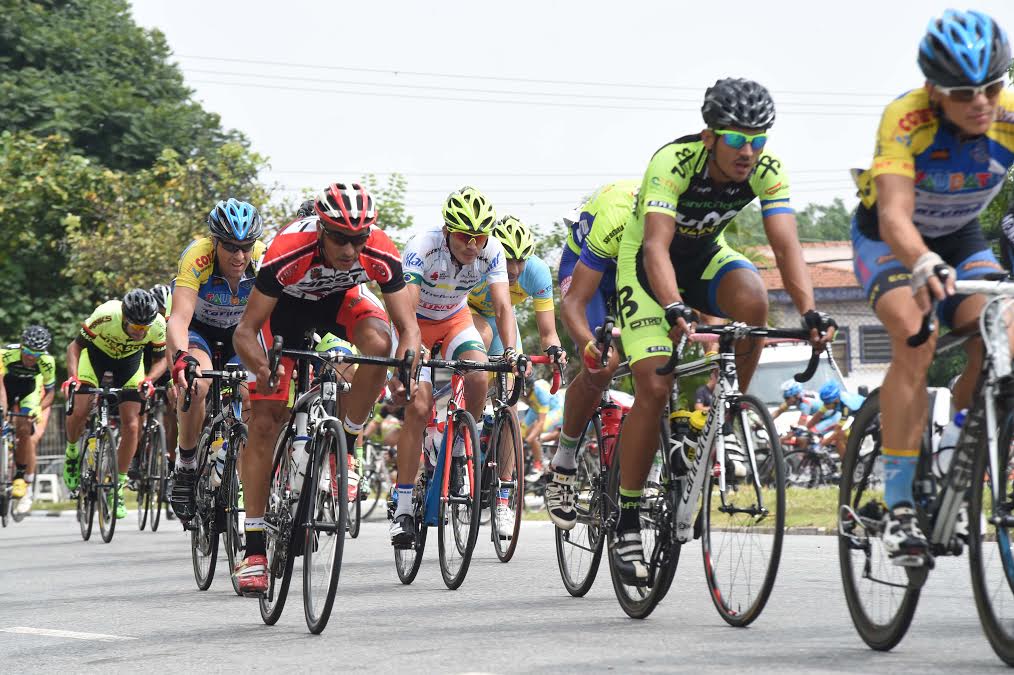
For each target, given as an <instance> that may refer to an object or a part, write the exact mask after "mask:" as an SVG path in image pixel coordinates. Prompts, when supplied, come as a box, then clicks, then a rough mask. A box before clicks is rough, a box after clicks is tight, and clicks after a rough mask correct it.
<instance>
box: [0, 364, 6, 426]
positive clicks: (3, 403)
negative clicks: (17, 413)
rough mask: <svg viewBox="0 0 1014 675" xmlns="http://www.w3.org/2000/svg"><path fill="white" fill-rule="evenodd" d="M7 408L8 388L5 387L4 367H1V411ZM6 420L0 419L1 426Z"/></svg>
mask: <svg viewBox="0 0 1014 675" xmlns="http://www.w3.org/2000/svg"><path fill="white" fill-rule="evenodd" d="M5 410H7V388H6V387H4V373H3V368H2V367H0V412H2V411H5ZM3 425H4V420H0V427H3Z"/></svg>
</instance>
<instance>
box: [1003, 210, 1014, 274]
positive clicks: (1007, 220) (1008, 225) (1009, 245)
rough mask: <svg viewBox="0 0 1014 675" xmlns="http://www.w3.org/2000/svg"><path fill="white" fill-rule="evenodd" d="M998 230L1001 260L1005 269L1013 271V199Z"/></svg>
mask: <svg viewBox="0 0 1014 675" xmlns="http://www.w3.org/2000/svg"><path fill="white" fill-rule="evenodd" d="M1000 229H1001V230H1002V231H1003V237H1002V238H1001V239H1000V249H1001V250H1002V251H1003V260H1004V263H1006V265H1007V269H1010V270H1014V199H1012V200H1011V202H1010V206H1009V207H1008V208H1007V213H1005V214H1004V216H1003V218H1002V219H1001V220H1000Z"/></svg>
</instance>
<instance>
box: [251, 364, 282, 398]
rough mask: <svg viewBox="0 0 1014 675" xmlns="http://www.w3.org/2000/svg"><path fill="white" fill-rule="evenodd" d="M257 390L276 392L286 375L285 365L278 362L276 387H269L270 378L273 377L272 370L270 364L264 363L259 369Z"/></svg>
mask: <svg viewBox="0 0 1014 675" xmlns="http://www.w3.org/2000/svg"><path fill="white" fill-rule="evenodd" d="M256 377H257V392H258V393H260V392H265V393H267V394H274V393H275V392H277V391H278V389H279V386H278V385H279V384H281V382H282V378H283V377H285V366H284V365H282V364H281V363H279V364H278V370H276V371H275V386H274V388H270V387H268V380H270V379H271V371H270V370H268V365H267V364H264V365H263V366H261V367H260V368H258V369H257V373H256Z"/></svg>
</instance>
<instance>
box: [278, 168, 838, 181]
mask: <svg viewBox="0 0 1014 675" xmlns="http://www.w3.org/2000/svg"><path fill="white" fill-rule="evenodd" d="M847 171H848V170H847V169H842V168H841V167H838V168H834V169H796V170H793V171H791V174H792V176H799V175H804V174H806V175H809V174H811V173H847ZM271 173H280V174H294V175H301V174H305V175H310V176H326V175H336V176H365V175H374V176H393V175H395V174H398V175H400V176H405V177H417V178H454V177H456V176H474V177H476V178H556V177H560V178H571V177H573V178H607V179H609V180H620V179H621V178H624V177H629V178H634V179H636V178H638V177H639V176H640V175H641V174H643V173H644V168H643V167H642V168H640V169H638V170H637V171H612V170H603V171H598V172H594V173H581V172H571V171H565V170H562V171H517V172H504V173H497V172H490V171H468V170H465V169H462V170H460V171H368V170H363V169H355V170H349V169H271Z"/></svg>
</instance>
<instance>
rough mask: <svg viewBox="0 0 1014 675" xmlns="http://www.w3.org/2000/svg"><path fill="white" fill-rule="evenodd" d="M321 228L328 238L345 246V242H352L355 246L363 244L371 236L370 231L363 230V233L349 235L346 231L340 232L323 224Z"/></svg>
mask: <svg viewBox="0 0 1014 675" xmlns="http://www.w3.org/2000/svg"><path fill="white" fill-rule="evenodd" d="M320 229H321V232H323V233H324V236H326V237H327V238H328V239H330V240H331V241H333V242H334V243H336V244H338V245H339V246H344V245H345V244H352V245H353V246H362V245H363V244H365V243H366V241H367V240H368V239H369V238H370V233H369V232H363V233H362V234H355V235H352V236H349V235H347V234H345V233H344V232H339V231H338V230H331V229H328V228H326V227H324V226H323V225H321V226H320Z"/></svg>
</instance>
